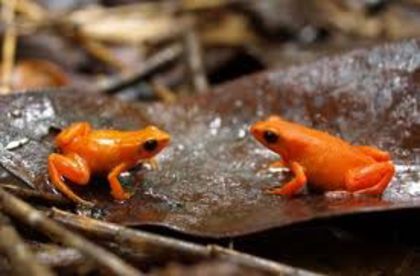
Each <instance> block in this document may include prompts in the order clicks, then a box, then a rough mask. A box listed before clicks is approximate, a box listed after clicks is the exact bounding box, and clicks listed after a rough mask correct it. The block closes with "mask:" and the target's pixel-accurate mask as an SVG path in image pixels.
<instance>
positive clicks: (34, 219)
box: [0, 188, 140, 275]
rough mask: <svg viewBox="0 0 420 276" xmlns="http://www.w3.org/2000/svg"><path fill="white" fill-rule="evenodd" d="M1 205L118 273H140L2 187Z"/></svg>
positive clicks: (27, 222) (11, 214)
mask: <svg viewBox="0 0 420 276" xmlns="http://www.w3.org/2000/svg"><path fill="white" fill-rule="evenodd" d="M0 207H1V208H2V210H3V211H4V212H5V213H7V214H9V215H10V216H13V217H15V218H16V219H18V220H20V221H22V222H23V223H25V224H27V225H29V226H31V227H33V228H35V229H36V230H38V231H40V232H41V233H44V234H46V235H48V236H49V237H50V238H51V239H52V240H55V241H56V242H59V243H62V244H64V245H66V246H69V247H73V248H76V249H78V250H79V251H80V252H81V253H82V254H84V255H85V256H87V257H89V258H91V259H92V260H94V261H96V262H97V263H98V264H99V265H101V266H102V267H104V268H106V269H108V270H109V271H112V272H113V273H114V274H116V275H139V274H140V272H138V271H137V270H136V269H135V268H134V267H132V266H131V265H129V264H127V263H125V262H124V261H123V260H121V259H119V258H118V257H117V256H115V255H114V254H112V253H110V252H108V251H106V250H105V249H103V248H101V247H99V246H97V245H95V244H93V243H91V242H90V241H88V240H86V239H85V238H83V237H81V236H79V235H76V234H75V233H72V232H71V231H69V230H67V229H66V228H64V227H62V226H61V225H59V224H57V223H56V222H54V221H53V220H51V219H49V218H48V217H46V216H45V215H44V214H43V213H42V212H40V211H38V210H36V209H34V208H32V207H31V206H30V205H28V204H27V203H25V202H23V201H21V200H20V199H18V198H16V197H15V196H13V195H12V194H10V193H8V192H6V191H5V190H4V189H2V188H0Z"/></svg>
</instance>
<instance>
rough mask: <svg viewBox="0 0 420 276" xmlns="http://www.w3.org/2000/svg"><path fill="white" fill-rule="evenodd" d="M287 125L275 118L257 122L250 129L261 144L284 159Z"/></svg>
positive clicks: (286, 145)
mask: <svg viewBox="0 0 420 276" xmlns="http://www.w3.org/2000/svg"><path fill="white" fill-rule="evenodd" d="M288 130H289V128H288V123H287V122H286V121H284V120H283V119H281V118H280V117H277V116H270V117H269V118H268V119H267V120H264V121H259V122H256V123H255V124H253V125H252V126H251V128H250V131H251V134H252V135H253V136H254V137H255V139H257V140H258V141H259V142H260V143H261V144H263V145H264V146H266V147H267V148H269V149H271V150H272V151H274V152H276V153H278V154H280V155H281V156H282V157H283V158H286V155H287V148H288V146H289V144H288V139H287V137H288V135H287V132H288Z"/></svg>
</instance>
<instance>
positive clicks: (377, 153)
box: [354, 146, 391, 162]
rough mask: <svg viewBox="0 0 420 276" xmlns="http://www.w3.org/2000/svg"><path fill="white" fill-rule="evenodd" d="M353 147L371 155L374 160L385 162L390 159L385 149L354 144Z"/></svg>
mask: <svg viewBox="0 0 420 276" xmlns="http://www.w3.org/2000/svg"><path fill="white" fill-rule="evenodd" d="M354 148H355V149H357V150H358V151H360V152H362V153H363V154H365V155H367V156H370V157H372V158H373V159H374V160H375V161H378V162H385V161H389V160H391V156H389V153H388V152H386V151H382V150H380V149H378V148H375V147H371V146H354Z"/></svg>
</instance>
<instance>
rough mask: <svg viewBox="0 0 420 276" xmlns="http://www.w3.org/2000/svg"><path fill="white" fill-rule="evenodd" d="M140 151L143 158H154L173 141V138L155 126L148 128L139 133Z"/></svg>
mask: <svg viewBox="0 0 420 276" xmlns="http://www.w3.org/2000/svg"><path fill="white" fill-rule="evenodd" d="M137 138H138V139H137V141H138V151H139V155H140V156H141V158H144V159H147V158H152V157H153V156H155V155H156V154H158V153H159V152H160V151H161V150H162V149H164V148H165V147H166V146H167V145H168V144H169V142H170V141H171V136H170V135H169V134H168V133H166V132H165V131H163V130H160V129H159V128H157V127H155V126H148V127H146V128H144V129H142V130H141V131H139V137H137Z"/></svg>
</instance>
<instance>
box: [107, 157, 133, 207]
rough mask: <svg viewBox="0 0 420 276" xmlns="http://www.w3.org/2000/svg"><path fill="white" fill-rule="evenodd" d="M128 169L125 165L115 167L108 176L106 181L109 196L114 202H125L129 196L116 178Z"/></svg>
mask: <svg viewBox="0 0 420 276" xmlns="http://www.w3.org/2000/svg"><path fill="white" fill-rule="evenodd" d="M128 168H129V166H127V165H126V164H125V163H122V164H120V165H118V166H116V167H115V168H114V169H113V170H112V171H111V172H110V173H109V174H108V181H109V184H110V186H111V195H112V197H113V198H115V199H116V200H126V199H129V198H130V197H131V194H129V193H127V192H125V191H124V189H123V187H122V185H121V182H120V180H119V179H118V176H119V175H120V174H121V173H122V172H124V171H126V170H127V169H128Z"/></svg>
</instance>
